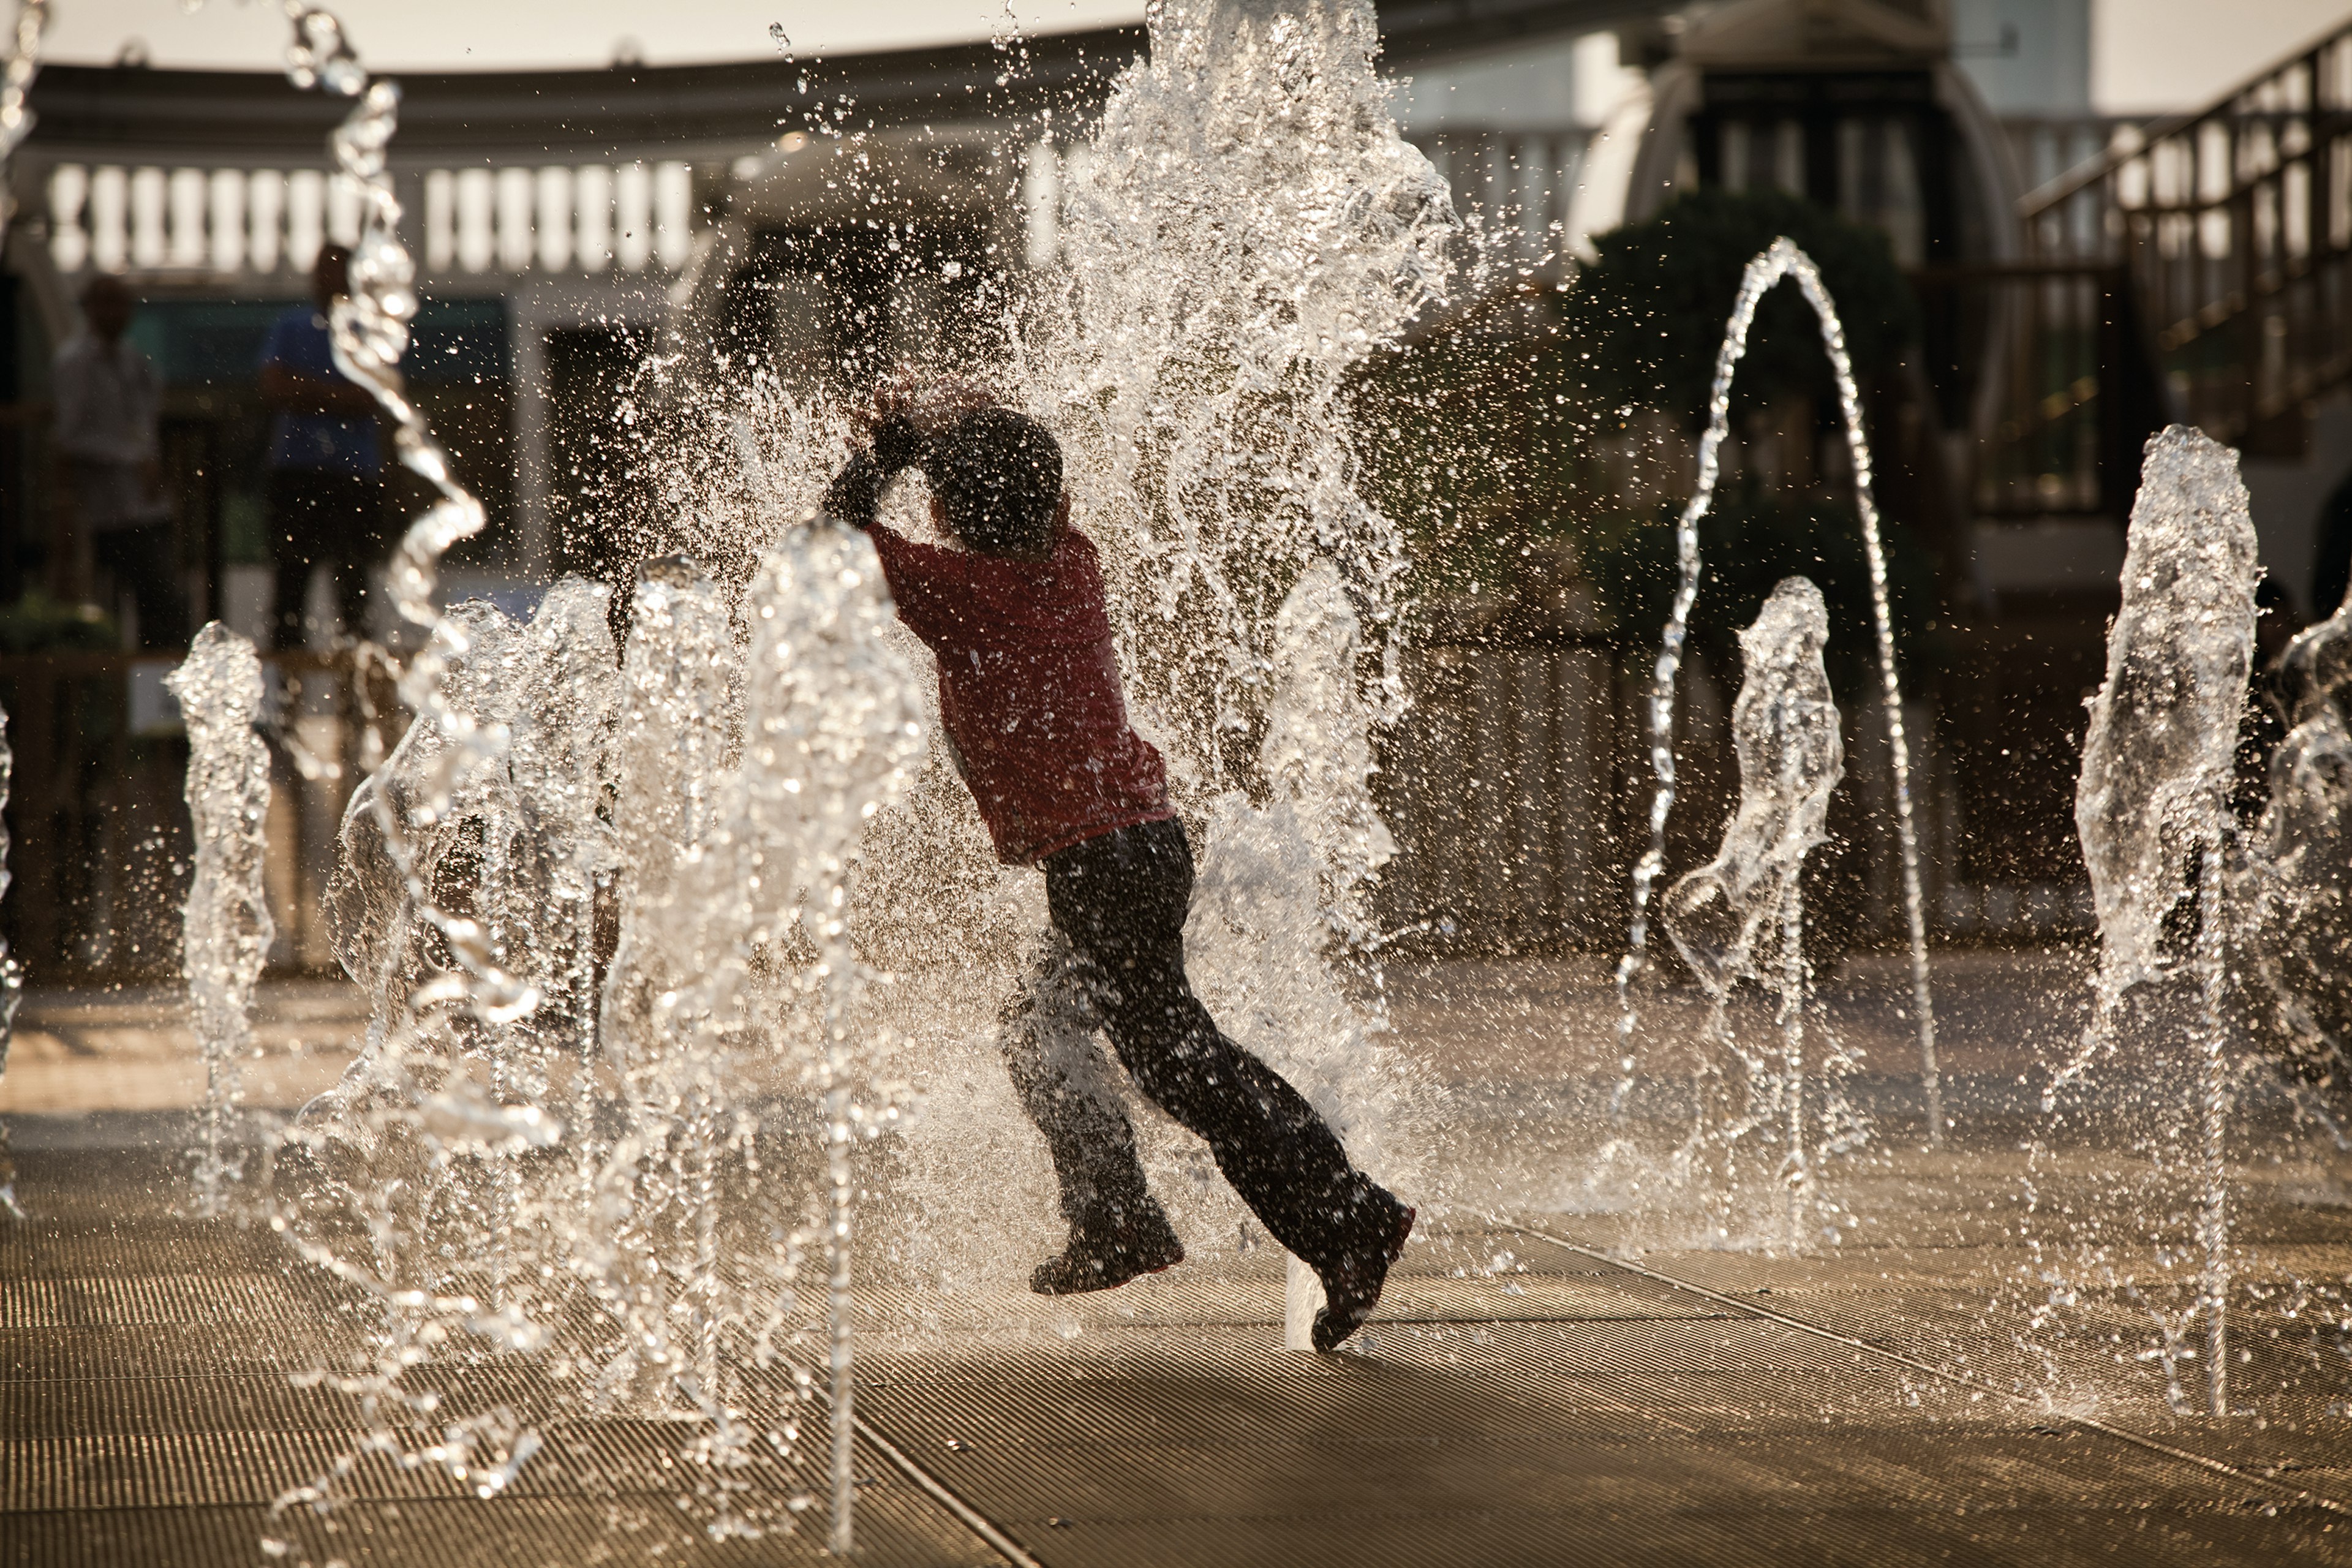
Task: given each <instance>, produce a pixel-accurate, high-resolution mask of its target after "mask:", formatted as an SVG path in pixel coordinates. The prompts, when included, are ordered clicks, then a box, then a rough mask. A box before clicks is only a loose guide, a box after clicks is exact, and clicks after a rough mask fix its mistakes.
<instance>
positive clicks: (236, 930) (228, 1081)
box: [164, 621, 278, 1215]
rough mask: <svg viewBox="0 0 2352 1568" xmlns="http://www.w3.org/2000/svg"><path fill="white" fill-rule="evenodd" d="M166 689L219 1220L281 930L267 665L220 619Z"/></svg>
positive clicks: (193, 1000)
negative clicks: (276, 906) (180, 735)
mask: <svg viewBox="0 0 2352 1568" xmlns="http://www.w3.org/2000/svg"><path fill="white" fill-rule="evenodd" d="M164 684H165V685H166V686H168V687H170V689H171V691H172V695H173V697H175V698H177V699H178V700H179V703H180V713H181V716H182V718H183V719H184V721H186V724H187V730H188V783H187V801H188V822H189V826H190V828H191V830H192V834H193V837H194V842H195V850H196V853H195V861H196V868H195V878H194V881H193V882H192V883H191V884H190V885H189V888H188V902H187V908H186V910H185V913H184V933H185V934H184V951H183V956H182V959H181V966H182V970H183V973H184V974H185V975H186V977H187V984H188V1009H189V1013H190V1015H191V1020H190V1021H191V1022H192V1023H193V1024H194V1026H195V1033H196V1046H197V1048H198V1050H199V1051H200V1052H201V1053H202V1054H203V1057H204V1062H205V1108H204V1114H203V1118H202V1121H201V1126H200V1131H199V1137H200V1142H199V1144H198V1147H197V1149H196V1151H195V1184H196V1212H197V1213H198V1214H201V1215H217V1214H219V1213H220V1212H221V1211H222V1208H223V1206H224V1205H225V1202H226V1199H225V1194H223V1191H222V1187H223V1184H225V1183H226V1182H228V1181H231V1180H234V1179H235V1178H236V1174H237V1169H238V1166H237V1163H236V1161H234V1160H233V1159H232V1158H231V1156H230V1153H229V1150H228V1132H229V1128H228V1121H229V1119H230V1118H231V1117H232V1116H234V1115H235V1114H236V1106H237V1104H238V1100H239V1090H240V1077H241V1073H240V1069H241V1066H242V1064H243V1062H244V1060H245V1058H246V1057H247V1055H249V1054H250V1052H251V1049H252V1044H253V990H254V986H255V985H256V984H258V983H259V981H260V979H261V967H262V964H263V962H264V961H265V960H266V959H267V958H268V955H269V944H270V942H272V941H274V940H275V939H276V937H277V934H278V928H277V926H276V924H275V922H273V921H271V920H270V918H269V894H268V886H267V874H268V818H269V748H268V744H267V743H265V742H263V740H262V738H261V731H260V728H259V724H260V719H261V706H262V700H263V695H264V693H263V688H262V680H261V660H260V658H258V657H257V656H256V654H255V653H254V651H253V644H252V643H251V642H249V641H247V639H246V638H244V637H240V636H238V635H237V634H236V633H235V632H233V631H231V630H229V629H228V628H227V627H226V626H223V625H221V624H220V623H219V622H218V621H215V622H213V623H212V624H211V625H210V626H205V628H204V630H202V631H200V632H198V633H197V634H196V638H195V641H194V643H193V644H192V645H191V646H190V647H189V649H188V657H187V658H186V659H185V661H184V662H183V663H182V664H181V666H180V668H177V669H175V670H173V672H172V674H171V675H170V676H169V677H168V678H167V679H166V680H165V682H164Z"/></svg>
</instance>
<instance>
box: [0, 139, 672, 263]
mask: <svg viewBox="0 0 2352 1568" xmlns="http://www.w3.org/2000/svg"><path fill="white" fill-rule="evenodd" d="M404 195H405V197H406V199H408V200H410V201H411V202H413V203H414V204H415V206H416V208H417V209H418V210H416V211H415V212H413V213H411V214H410V215H409V218H408V221H409V224H410V225H411V226H412V228H411V232H412V235H413V237H414V242H415V244H416V246H417V247H418V251H419V258H420V260H421V261H422V263H423V268H424V273H425V277H426V278H428V279H430V278H434V277H441V276H448V275H452V274H461V273H490V272H497V273H526V272H544V273H549V274H562V273H567V272H571V273H595V272H602V271H606V270H613V269H616V270H619V271H622V272H640V271H644V270H646V268H661V269H663V270H675V269H676V268H678V267H681V266H683V265H684V264H685V262H686V261H687V259H688V258H689V257H690V256H692V254H693V250H694V235H693V227H694V225H695V221H696V214H695V210H694V181H693V171H692V169H691V168H690V167H689V166H688V164H685V163H676V162H666V163H636V162H631V163H611V164H606V163H590V164H584V165H580V166H576V167H575V166H572V165H567V164H552V165H547V166H526V165H507V166H503V167H488V166H483V165H474V166H472V167H467V168H460V169H428V170H425V171H424V172H423V173H422V174H421V175H420V176H418V177H417V178H416V179H415V180H413V181H411V182H409V183H408V184H406V185H405V187H404ZM35 201H36V203H37V205H39V206H41V207H43V208H45V209H46V216H47V219H48V236H49V255H50V258H52V260H54V261H55V263H56V265H57V268H58V271H60V272H62V273H64V274H66V275H68V276H69V277H70V276H74V275H78V274H80V273H83V272H86V271H89V270H91V269H93V268H94V269H96V270H99V271H103V272H122V271H126V270H135V271H139V272H142V273H149V272H152V273H159V274H173V273H179V274H186V275H194V276H203V277H207V278H214V279H229V278H236V277H239V276H249V275H263V276H267V275H271V274H276V273H279V272H297V273H299V272H302V271H306V270H308V269H309V268H310V263H311V261H312V260H313V259H314V258H316V257H317V255H318V253H319V247H320V245H322V244H324V243H326V242H327V241H328V240H330V239H332V240H334V241H336V242H337V243H340V244H344V245H349V244H351V243H352V241H353V240H354V239H356V238H357V237H358V232H359V214H360V205H359V200H358V195H357V193H356V192H354V191H352V190H351V189H350V188H348V187H347V186H346V185H344V184H342V182H341V181H337V180H332V179H330V178H329V177H328V175H327V174H326V172H325V171H323V170H320V169H294V170H278V169H236V168H215V167H203V168H198V167H192V166H187V167H177V168H169V167H156V166H142V167H126V166H124V165H121V164H111V163H101V164H96V165H91V164H86V163H60V164H58V165H56V166H54V167H52V168H51V169H49V170H48V171H47V177H46V180H45V181H44V184H43V189H42V191H41V193H40V194H39V195H37V196H36V197H35Z"/></svg>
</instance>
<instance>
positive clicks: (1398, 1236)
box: [1314, 1204, 1416, 1352]
mask: <svg viewBox="0 0 2352 1568" xmlns="http://www.w3.org/2000/svg"><path fill="white" fill-rule="evenodd" d="M1415 1215H1416V1211H1414V1210H1412V1209H1409V1208H1407V1207H1405V1206H1404V1205H1402V1204H1399V1205H1397V1218H1396V1223H1395V1224H1394V1225H1393V1226H1391V1227H1390V1228H1389V1231H1388V1233H1387V1234H1386V1235H1385V1236H1382V1237H1378V1238H1377V1239H1375V1240H1374V1241H1373V1242H1372V1243H1371V1244H1370V1246H1368V1247H1363V1248H1361V1249H1360V1250H1358V1251H1355V1252H1350V1253H1349V1254H1348V1255H1346V1256H1345V1257H1343V1258H1341V1259H1340V1260H1339V1263H1338V1265H1337V1266H1335V1267H1334V1268H1332V1270H1331V1272H1329V1273H1328V1274H1326V1275H1324V1276H1323V1277H1322V1278H1323V1300H1325V1301H1326V1302H1327V1303H1328V1305H1327V1306H1325V1307H1324V1309H1323V1310H1321V1311H1319V1312H1318V1313H1316V1314H1315V1330H1314V1340H1315V1348H1316V1349H1317V1350H1318V1351H1323V1352H1331V1351H1335V1350H1338V1349H1339V1347H1340V1346H1341V1345H1342V1344H1344V1343H1346V1342H1347V1340H1348V1336H1349V1335H1350V1334H1352V1333H1354V1332H1355V1331H1357V1330H1358V1329H1360V1328H1362V1327H1363V1326H1364V1320H1365V1319H1366V1318H1369V1317H1370V1316H1371V1315H1372V1309H1373V1308H1375V1307H1377V1306H1379V1305H1380V1304H1381V1289H1383V1288H1384V1287H1385V1286H1386V1285H1387V1284H1388V1281H1389V1265H1390V1264H1391V1263H1394V1262H1395V1261H1396V1260H1397V1258H1398V1257H1399V1255H1401V1254H1402V1252H1403V1251H1404V1241H1405V1237H1409V1236H1411V1235H1412V1222H1413V1219H1414V1218H1415Z"/></svg>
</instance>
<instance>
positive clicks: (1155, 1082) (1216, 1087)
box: [1045, 821, 1404, 1271]
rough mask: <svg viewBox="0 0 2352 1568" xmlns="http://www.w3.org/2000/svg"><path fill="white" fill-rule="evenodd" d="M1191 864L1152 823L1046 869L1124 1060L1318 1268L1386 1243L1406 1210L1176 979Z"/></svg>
mask: <svg viewBox="0 0 2352 1568" xmlns="http://www.w3.org/2000/svg"><path fill="white" fill-rule="evenodd" d="M1045 896H1046V900H1047V902H1048V904H1049V905H1050V907H1051V908H1052V910H1053V913H1054V923H1055V925H1056V926H1058V927H1060V928H1061V929H1062V931H1065V932H1066V933H1067V934H1068V935H1069V937H1070V939H1071V941H1072V942H1073V944H1074V945H1075V946H1076V948H1077V950H1078V952H1080V954H1081V955H1082V956H1083V957H1085V958H1086V959H1087V961H1088V965H1089V968H1090V970H1091V971H1092V974H1093V979H1094V982H1095V986H1096V994H1097V1001H1098V1004H1099V1005H1100V1006H1101V1008H1102V1011H1103V1018H1104V1022H1105V1024H1106V1026H1108V1032H1109V1034H1110V1037H1111V1044H1112V1045H1113V1046H1115V1047H1117V1048H1118V1056H1119V1060H1120V1061H1121V1062H1123V1063H1124V1064H1125V1065H1126V1067H1127V1069H1128V1071H1129V1072H1130V1073H1131V1074H1133V1075H1134V1077H1135V1081H1136V1083H1137V1085H1138V1086H1139V1087H1140V1088H1141V1089H1142V1090H1143V1091H1144V1093H1146V1094H1148V1095H1150V1097H1151V1099H1152V1100H1153V1102H1154V1103H1156V1104H1157V1105H1159V1106H1160V1109H1161V1110H1165V1111H1167V1112H1168V1114H1169V1115H1171V1116H1172V1117H1174V1118H1175V1119H1176V1120H1177V1121H1180V1122H1181V1123H1183V1124H1184V1125H1185V1126H1186V1127H1188V1128H1190V1129H1192V1131H1194V1132H1195V1133H1197V1134H1199V1135H1200V1136H1201V1137H1202V1139H1204V1140H1206V1141H1207V1142H1208V1145H1209V1151H1210V1152H1211V1153H1212V1154H1213V1155H1214V1156H1215V1157H1216V1161H1217V1168H1218V1169H1219V1170H1220V1171H1222V1172H1223V1173H1224V1176H1225V1180H1226V1181H1228V1182H1230V1183H1232V1184H1233V1187H1234V1191H1235V1192H1236V1193H1238V1194H1241V1197H1242V1201H1243V1202H1244V1203H1246V1204H1248V1205H1249V1206H1250V1208H1251V1210H1252V1211H1253V1212H1255V1214H1256V1215H1257V1216H1258V1218H1259V1219H1260V1220H1261V1221H1262V1222H1264V1224H1265V1227H1266V1229H1267V1230H1268V1231H1269V1232H1271V1233H1272V1234H1273V1236H1274V1238H1275V1239H1276V1241H1279V1242H1280V1243H1282V1245H1283V1246H1284V1247H1287V1248H1289V1249H1290V1250H1291V1251H1292V1252H1294V1253H1296V1254H1297V1255H1298V1256H1299V1257H1300V1258H1304V1259H1305V1260H1306V1261H1307V1263H1308V1264H1309V1265H1310V1266H1311V1267H1313V1268H1316V1269H1318V1271H1323V1270H1328V1269H1329V1268H1333V1267H1334V1266H1337V1265H1339V1264H1340V1263H1341V1262H1343V1261H1344V1260H1345V1259H1346V1258H1349V1256H1350V1255H1351V1254H1352V1253H1354V1252H1356V1251H1359V1250H1360V1249H1361V1248H1362V1247H1364V1246H1365V1245H1366V1243H1367V1238H1368V1237H1386V1236H1388V1235H1389V1234H1390V1233H1391V1231H1392V1230H1394V1228H1395V1227H1396V1226H1397V1224H1398V1222H1399V1220H1400V1218H1401V1216H1402V1215H1403V1213H1404V1210H1403V1206H1402V1205H1400V1204H1399V1203H1398V1202H1397V1200H1396V1199H1395V1198H1394V1197H1392V1196H1391V1195H1390V1194H1388V1193H1387V1192H1386V1191H1384V1190H1383V1189H1382V1188H1381V1187H1380V1186H1379V1185H1378V1184H1376V1183H1374V1182H1372V1181H1371V1180H1370V1179H1369V1178H1368V1177H1366V1176H1365V1175H1363V1174H1362V1173H1360V1172H1359V1171H1357V1170H1356V1169H1355V1168H1354V1167H1353V1166H1351V1165H1350V1164H1349V1163H1348V1154H1347V1151H1346V1150H1345V1149H1343V1148H1341V1147H1340V1144H1339V1139H1338V1138H1337V1137H1336V1136H1334V1135H1333V1133H1332V1131H1331V1130H1330V1128H1329V1127H1328V1126H1326V1125H1325V1124H1324V1121H1323V1119H1322V1118H1321V1117H1320V1116H1318V1115H1317V1114H1316V1112H1315V1108H1314V1107H1313V1106H1311V1105H1309V1104H1307V1100H1306V1099H1305V1098H1304V1097H1303V1096H1301V1095H1300V1094H1299V1092H1298V1091H1297V1089H1293V1088H1292V1087H1291V1086H1290V1085H1289V1084H1288V1083H1287V1082H1286V1081H1285V1080H1284V1079H1283V1078H1282V1077H1281V1075H1280V1074H1278V1073H1276V1072H1275V1071H1274V1069H1273V1068H1269V1067H1267V1066H1266V1065H1265V1063H1264V1062H1262V1061H1260V1060H1258V1059H1257V1058H1255V1057H1254V1056H1252V1055H1250V1054H1249V1053H1248V1052H1247V1051H1244V1050H1243V1049H1242V1048H1241V1047H1238V1046H1236V1045H1234V1043H1233V1042H1232V1041H1231V1040H1229V1039H1227V1038H1226V1037H1224V1036H1223V1034H1222V1033H1221V1032H1219V1030H1218V1028H1217V1026H1216V1024H1215V1023H1214V1022H1213V1020H1212V1019H1211V1018H1210V1016H1209V1014H1208V1010H1207V1009H1206V1008H1204V1007H1202V1005H1201V1003H1200V999H1199V998H1198V997H1196V996H1194V995H1193V994H1192V986H1191V984H1189V983H1188V982H1187V981H1186V979H1185V975H1184V915H1185V911H1186V910H1187V909H1188V908H1189V907H1190V905H1191V902H1192V851H1191V847H1189V846H1188V845H1187V844H1186V843H1185V841H1184V835H1183V829H1182V828H1181V826H1179V825H1178V824H1176V823H1174V822H1172V821H1171V822H1156V823H1147V824H1145V825H1144V826H1140V827H1132V828H1127V829H1123V830H1121V831H1120V832H1118V833H1113V834H1107V835H1105V836H1104V837H1101V838H1096V839H1089V840H1087V842H1086V843H1083V844H1080V845H1077V846H1076V847H1074V848H1071V849H1067V850H1065V851H1063V852H1062V853H1061V854H1059V855H1056V856H1055V857H1054V858H1053V859H1052V860H1050V861H1049V862H1047V865H1046V868H1045Z"/></svg>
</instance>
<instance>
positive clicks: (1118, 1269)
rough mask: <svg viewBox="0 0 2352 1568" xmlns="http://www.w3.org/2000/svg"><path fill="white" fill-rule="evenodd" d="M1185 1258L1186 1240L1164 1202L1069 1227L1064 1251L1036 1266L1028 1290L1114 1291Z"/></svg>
mask: <svg viewBox="0 0 2352 1568" xmlns="http://www.w3.org/2000/svg"><path fill="white" fill-rule="evenodd" d="M1183 1261H1184V1244H1183V1243H1182V1242H1181V1241H1179V1240H1178V1239H1177V1238H1176V1232H1175V1230H1174V1228H1173V1227H1172V1226H1170V1225H1169V1223H1168V1216H1167V1215H1165V1214H1163V1213H1161V1212H1160V1205H1158V1204H1156V1203H1154V1204H1151V1205H1150V1209H1149V1210H1148V1211H1147V1212H1145V1213H1141V1214H1138V1215H1134V1216H1133V1217H1132V1218H1119V1219H1113V1220H1106V1221H1103V1222H1101V1223H1097V1224H1087V1225H1077V1226H1071V1227H1070V1244H1069V1245H1068V1246H1067V1247H1064V1248H1063V1249H1062V1251H1061V1255H1060V1256H1059V1257H1055V1258H1047V1259H1045V1262H1043V1263H1040V1264H1039V1265H1037V1268H1036V1271H1035V1272H1034V1273H1033V1274H1031V1275H1030V1276H1029V1289H1032V1290H1034V1291H1035V1292H1037V1294H1039V1295H1040V1296H1077V1295H1083V1294H1084V1293H1086V1292H1087V1291H1088V1290H1111V1289H1118V1287H1119V1286H1121V1285H1124V1284H1126V1283H1127V1282H1128V1281H1129V1280H1130V1279H1134V1278H1136V1276H1138V1275H1139V1274H1157V1273H1159V1272H1160V1270H1161V1269H1163V1268H1174V1267H1175V1266H1176V1265H1177V1264H1179V1263H1181V1262H1183Z"/></svg>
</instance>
